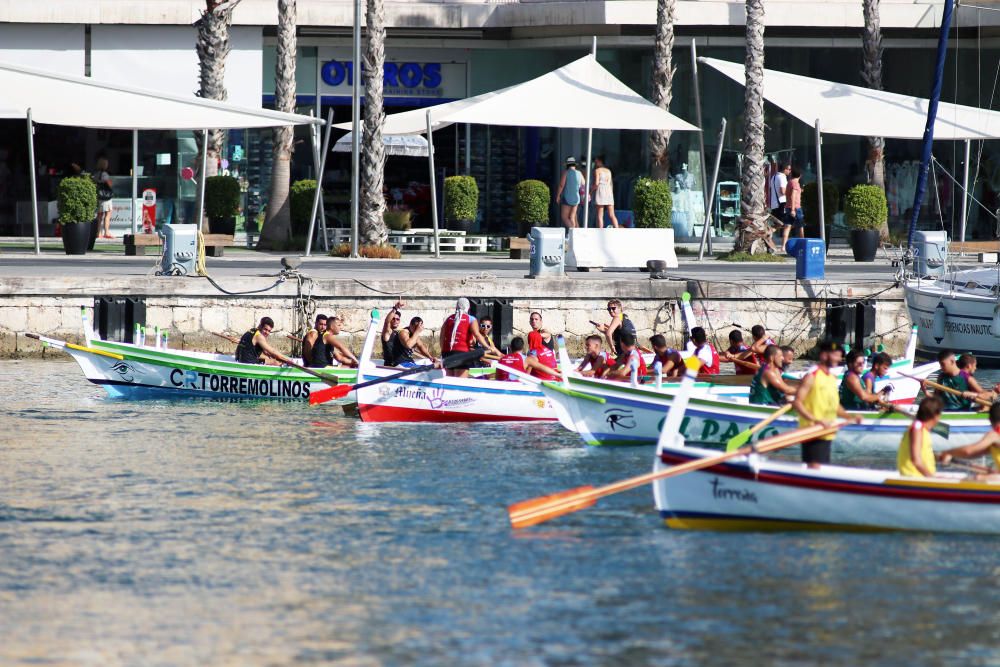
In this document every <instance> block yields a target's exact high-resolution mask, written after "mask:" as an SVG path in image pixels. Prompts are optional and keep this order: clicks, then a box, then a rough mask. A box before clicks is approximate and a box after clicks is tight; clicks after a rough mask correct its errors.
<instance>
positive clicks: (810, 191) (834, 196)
mask: <svg viewBox="0 0 1000 667" xmlns="http://www.w3.org/2000/svg"><path fill="white" fill-rule="evenodd" d="M818 190H819V188H818V187H817V186H816V183H815V182H813V183H807V184H806V185H805V186H803V187H802V215H803V217H804V218H805V223H806V227H805V233H806V237H807V238H811V239H818V238H820V234H819V196H818ZM839 210H840V188H838V187H837V184H836V183H833V182H832V181H823V221H824V225H825V227H826V230H825V231H826V236H825V238H826V247H827V250H829V249H830V229H831V228H832V227H833V216H835V215H836V214H837V211H839Z"/></svg>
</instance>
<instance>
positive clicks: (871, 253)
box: [851, 229, 879, 262]
mask: <svg viewBox="0 0 1000 667" xmlns="http://www.w3.org/2000/svg"><path fill="white" fill-rule="evenodd" d="M878 240H879V233H878V230H877V229H852V230H851V250H852V251H854V261H855V262H871V261H874V260H875V253H876V252H878Z"/></svg>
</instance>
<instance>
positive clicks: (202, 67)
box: [194, 0, 240, 176]
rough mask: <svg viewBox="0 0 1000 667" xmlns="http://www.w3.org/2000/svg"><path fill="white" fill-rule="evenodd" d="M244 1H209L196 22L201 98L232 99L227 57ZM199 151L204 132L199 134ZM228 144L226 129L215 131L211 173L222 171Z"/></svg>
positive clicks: (211, 136)
mask: <svg viewBox="0 0 1000 667" xmlns="http://www.w3.org/2000/svg"><path fill="white" fill-rule="evenodd" d="M239 3H240V0H205V11H203V12H202V13H201V18H199V19H198V20H197V21H196V22H195V24H194V25H195V28H197V31H198V41H197V42H196V44H195V51H196V52H197V53H198V97H204V98H205V99H209V100H219V101H220V102H224V101H225V100H226V98H227V97H229V95H228V93H227V92H226V58H227V57H228V56H229V49H230V45H229V27H230V26H231V25H232V23H233V9H234V8H235V7H236V5H238V4H239ZM195 136H196V137H197V141H198V145H199V149H200V147H201V137H200V133H196V135H195ZM225 141H226V131H225V130H212V131H211V132H210V133H209V142H208V169H207V171H208V173H207V174H205V176H214V175H215V173H216V172H217V171H218V164H219V156H220V155H221V154H222V147H223V144H224V143H225Z"/></svg>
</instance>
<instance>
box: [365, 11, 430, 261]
mask: <svg viewBox="0 0 1000 667" xmlns="http://www.w3.org/2000/svg"><path fill="white" fill-rule="evenodd" d="M365 18H366V29H365V56H364V62H365V122H364V131H363V133H362V135H361V141H362V147H361V195H360V197H361V198H360V200H359V206H358V218H359V220H358V231H359V236H360V237H361V239H362V241H363V242H364V243H368V244H373V245H383V244H385V242H386V240H387V239H388V238H389V232H388V230H387V229H386V226H385V221H384V220H383V217H382V216H383V215H384V214H385V196H384V195H383V194H382V187H383V184H384V182H385V145H384V144H383V143H382V127H383V126H384V125H385V108H384V106H383V97H382V88H383V77H384V74H383V71H382V68H383V65H384V64H385V5H384V3H383V1H382V0H368V7H367V14H366V17H365ZM431 196H434V195H433V193H431Z"/></svg>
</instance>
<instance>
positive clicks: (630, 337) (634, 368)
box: [604, 331, 647, 382]
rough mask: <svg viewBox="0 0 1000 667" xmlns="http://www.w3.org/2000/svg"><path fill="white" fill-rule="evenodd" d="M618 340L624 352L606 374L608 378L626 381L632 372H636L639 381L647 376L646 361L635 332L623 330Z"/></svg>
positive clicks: (605, 376)
mask: <svg viewBox="0 0 1000 667" xmlns="http://www.w3.org/2000/svg"><path fill="white" fill-rule="evenodd" d="M618 340H619V341H620V342H621V346H622V353H621V354H619V355H618V357H617V358H616V359H615V363H614V365H613V366H612V367H611V368H610V369H608V371H607V372H606V373H605V374H604V378H605V379H607V380H618V381H626V380H629V379H630V377H631V375H632V373H633V372H634V373H636V374H637V376H638V378H639V381H640V382H641V381H642V378H644V377H646V373H647V371H646V361H645V360H644V359H643V358H642V353H640V352H639V349H638V348H637V347H636V344H635V334H634V333H631V332H628V331H623V332H622V334H621V336H619V338H618Z"/></svg>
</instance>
